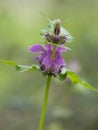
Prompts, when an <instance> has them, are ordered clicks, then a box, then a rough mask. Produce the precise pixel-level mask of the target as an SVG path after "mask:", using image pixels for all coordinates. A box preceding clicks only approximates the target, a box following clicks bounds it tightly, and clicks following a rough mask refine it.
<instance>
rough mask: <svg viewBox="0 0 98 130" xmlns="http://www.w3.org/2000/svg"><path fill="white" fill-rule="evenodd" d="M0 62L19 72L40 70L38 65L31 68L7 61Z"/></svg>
mask: <svg viewBox="0 0 98 130" xmlns="http://www.w3.org/2000/svg"><path fill="white" fill-rule="evenodd" d="M0 62H2V63H4V64H8V65H10V66H15V67H16V70H18V71H20V72H25V71H29V70H40V67H39V66H38V65H32V66H25V65H18V64H17V63H16V62H14V61H9V60H0Z"/></svg>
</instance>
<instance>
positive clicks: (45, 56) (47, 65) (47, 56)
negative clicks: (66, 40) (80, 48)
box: [29, 44, 66, 76]
mask: <svg viewBox="0 0 98 130" xmlns="http://www.w3.org/2000/svg"><path fill="white" fill-rule="evenodd" d="M29 50H30V51H31V52H39V53H40V55H39V56H37V57H35V60H37V61H38V62H39V63H40V69H41V70H42V72H43V73H44V74H52V75H54V76H56V75H57V74H58V73H60V71H61V68H62V67H65V65H66V64H65V61H64V59H63V58H62V56H61V54H62V52H64V51H66V48H65V47H63V46H58V47H57V48H56V51H55V56H54V59H52V52H53V46H52V45H50V44H46V45H44V46H41V45H40V44H35V45H33V46H30V48H29Z"/></svg>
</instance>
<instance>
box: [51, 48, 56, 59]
mask: <svg viewBox="0 0 98 130" xmlns="http://www.w3.org/2000/svg"><path fill="white" fill-rule="evenodd" d="M55 52H56V46H54V48H53V51H52V60H54V57H55Z"/></svg>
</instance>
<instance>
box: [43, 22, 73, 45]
mask: <svg viewBox="0 0 98 130" xmlns="http://www.w3.org/2000/svg"><path fill="white" fill-rule="evenodd" d="M47 33H48V34H51V35H53V34H54V21H52V20H49V24H48V26H47V27H46V28H45V29H42V31H41V37H42V38H45V34H47ZM60 35H61V36H66V37H67V42H68V43H70V42H72V40H73V37H72V35H71V34H70V33H69V32H68V31H67V30H66V29H65V28H63V27H61V28H60Z"/></svg>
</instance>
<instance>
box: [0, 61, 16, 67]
mask: <svg viewBox="0 0 98 130" xmlns="http://www.w3.org/2000/svg"><path fill="white" fill-rule="evenodd" d="M0 62H2V63H4V64H8V65H11V66H16V65H17V64H16V62H14V61H9V60H0Z"/></svg>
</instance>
